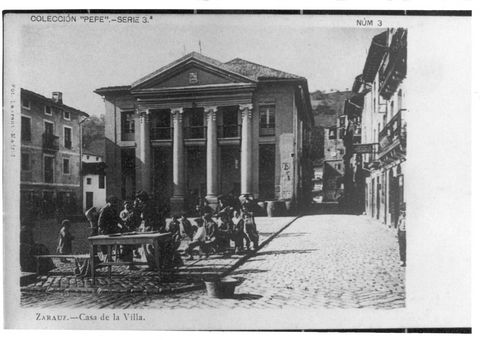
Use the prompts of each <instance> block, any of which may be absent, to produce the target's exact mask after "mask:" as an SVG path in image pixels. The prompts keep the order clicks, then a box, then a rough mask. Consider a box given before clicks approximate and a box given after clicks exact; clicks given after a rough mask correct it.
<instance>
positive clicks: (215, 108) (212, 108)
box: [203, 106, 218, 112]
mask: <svg viewBox="0 0 480 340" xmlns="http://www.w3.org/2000/svg"><path fill="white" fill-rule="evenodd" d="M203 111H205V112H217V111H218V106H205V107H204V108H203Z"/></svg>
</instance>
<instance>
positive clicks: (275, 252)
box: [257, 249, 318, 256]
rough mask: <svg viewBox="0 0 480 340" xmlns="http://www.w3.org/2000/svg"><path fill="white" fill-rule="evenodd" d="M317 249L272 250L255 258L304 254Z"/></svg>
mask: <svg viewBox="0 0 480 340" xmlns="http://www.w3.org/2000/svg"><path fill="white" fill-rule="evenodd" d="M317 250H318V249H292V250H272V251H261V252H259V253H257V256H262V255H285V254H305V253H311V252H314V251H317Z"/></svg>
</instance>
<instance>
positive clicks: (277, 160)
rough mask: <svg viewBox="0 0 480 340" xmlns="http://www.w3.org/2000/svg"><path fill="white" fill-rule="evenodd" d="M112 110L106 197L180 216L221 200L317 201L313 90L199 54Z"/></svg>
mask: <svg viewBox="0 0 480 340" xmlns="http://www.w3.org/2000/svg"><path fill="white" fill-rule="evenodd" d="M95 92H96V93H97V94H99V95H101V96H102V97H103V98H104V100H105V107H106V115H105V155H106V163H107V165H108V167H107V195H116V196H117V197H119V198H122V199H128V198H131V197H133V196H134V193H135V192H136V191H138V190H146V191H147V192H149V193H151V194H152V196H153V197H154V199H155V200H156V202H157V203H158V205H159V206H165V207H167V208H169V209H170V211H171V212H172V213H175V212H179V211H181V210H184V209H189V208H191V207H192V206H194V205H195V204H196V203H197V202H198V201H199V200H202V199H205V200H206V202H207V203H208V204H210V205H211V206H215V205H216V204H217V197H218V196H219V195H221V194H234V195H241V194H251V195H253V196H254V197H255V198H258V199H260V200H292V201H293V202H295V203H296V204H301V203H303V201H305V200H306V199H308V197H309V196H310V195H309V193H310V191H311V185H310V180H311V178H312V170H311V169H312V166H311V161H310V155H309V148H310V134H311V132H310V131H311V127H312V124H313V117H312V110H311V104H310V97H309V91H308V84H307V80H306V79H305V78H303V77H299V76H296V75H293V74H289V73H286V72H283V71H279V70H275V69H272V68H269V67H266V66H262V65H258V64H255V63H252V62H249V61H246V60H242V59H239V58H237V59H233V60H231V61H229V62H226V63H222V62H219V61H217V60H214V59H211V58H209V57H206V56H204V55H202V54H199V53H196V52H192V53H190V54H187V55H185V56H183V57H182V58H180V59H178V60H176V61H174V62H172V63H170V64H168V65H166V66H164V67H162V68H160V69H158V70H156V71H154V72H153V73H151V74H148V75H146V76H145V77H143V78H141V79H139V80H137V81H135V82H134V83H133V84H131V85H128V86H111V87H103V88H99V89H97V90H95Z"/></svg>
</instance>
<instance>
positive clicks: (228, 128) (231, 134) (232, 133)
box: [217, 124, 242, 138]
mask: <svg viewBox="0 0 480 340" xmlns="http://www.w3.org/2000/svg"><path fill="white" fill-rule="evenodd" d="M241 127H242V126H241V125H238V124H229V125H220V126H218V132H217V134H218V137H219V138H235V137H240V135H241V133H242V132H241Z"/></svg>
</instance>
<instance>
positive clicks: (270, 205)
mask: <svg viewBox="0 0 480 340" xmlns="http://www.w3.org/2000/svg"><path fill="white" fill-rule="evenodd" d="M266 203H267V215H268V217H274V216H277V215H276V214H275V213H276V207H275V201H267V202H266Z"/></svg>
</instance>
